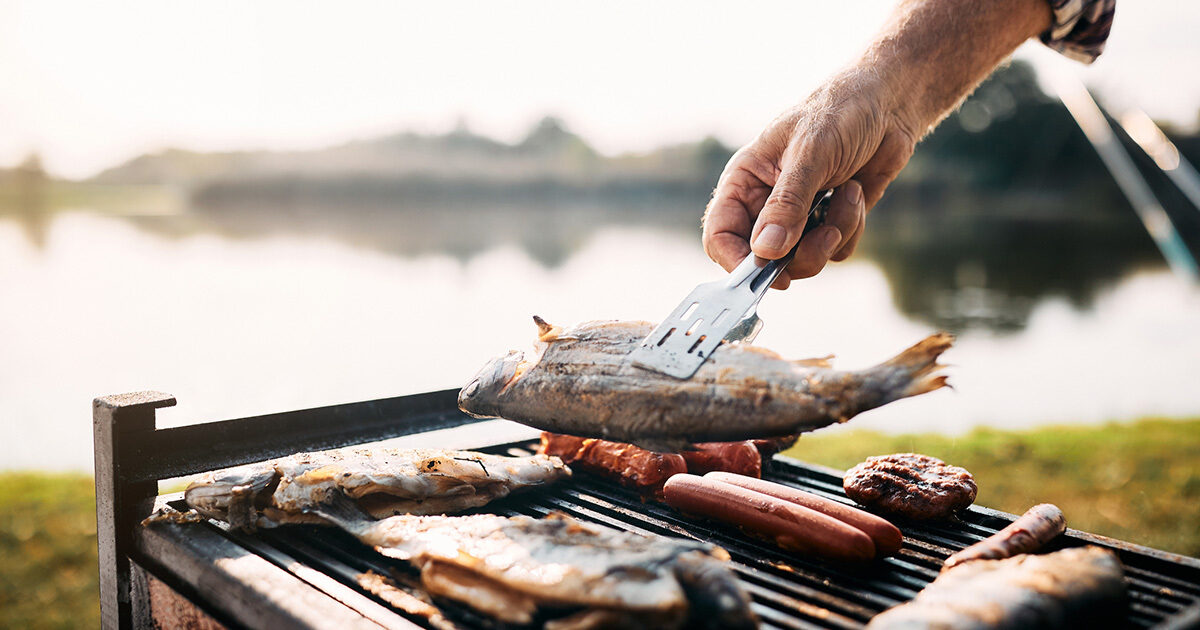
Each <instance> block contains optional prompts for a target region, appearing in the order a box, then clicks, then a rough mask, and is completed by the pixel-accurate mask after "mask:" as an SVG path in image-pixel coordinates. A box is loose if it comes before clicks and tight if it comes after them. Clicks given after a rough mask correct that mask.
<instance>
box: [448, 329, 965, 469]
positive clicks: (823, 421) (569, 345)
mask: <svg viewBox="0 0 1200 630" xmlns="http://www.w3.org/2000/svg"><path fill="white" fill-rule="evenodd" d="M534 319H535V321H536V322H537V323H538V328H539V331H540V334H539V336H538V341H537V343H536V344H535V348H536V352H535V353H534V354H533V355H532V356H525V355H524V354H523V353H521V352H519V351H512V352H509V353H508V354H507V355H505V356H502V357H497V358H495V359H493V360H492V361H491V362H489V363H488V364H487V365H485V366H484V367H483V369H482V370H480V371H479V373H478V374H477V375H476V376H475V377H474V378H473V379H472V380H471V382H470V383H468V384H467V386H466V387H464V388H463V389H462V391H461V392H460V393H459V397H458V405H459V408H461V409H462V410H463V411H465V412H466V413H468V414H471V415H473V416H476V417H490V416H498V417H501V418H506V419H509V420H514V421H517V422H521V423H523V424H527V425H530V426H533V427H536V428H539V429H542V430H544V431H552V432H555V433H566V434H570V435H578V436H583V437H595V438H601V439H605V440H611V441H614V442H630V443H634V444H637V445H639V446H643V447H645V448H648V449H651V450H655V451H671V450H682V449H683V448H684V447H685V446H686V445H688V444H690V443H693V442H730V441H735V440H745V439H753V438H765V437H773V436H784V435H791V434H796V433H801V432H804V431H811V430H813V429H818V428H821V427H823V426H827V425H829V424H833V423H835V422H845V421H846V420H849V419H850V418H852V417H854V416H855V415H857V414H858V413H861V412H863V411H866V410H868V409H872V408H875V407H879V406H880V405H884V404H887V403H889V402H891V401H893V400H897V399H899V398H904V397H906V396H915V395H917V394H923V393H925V392H929V391H932V390H935V389H938V388H940V387H942V386H944V385H945V384H946V377H945V376H939V375H935V374H933V372H934V371H935V370H937V369H938V368H939V367H940V366H939V365H938V364H937V363H936V360H937V357H938V355H940V354H941V353H942V352H944V351H945V350H946V349H947V348H949V347H950V344H951V343H952V341H953V337H952V336H951V335H949V334H946V333H938V334H935V335H932V336H930V337H928V338H926V339H925V340H924V341H921V342H920V343H918V344H917V345H915V346H913V347H911V348H909V349H907V350H905V351H904V352H902V353H900V355H898V356H896V357H895V358H893V359H891V360H890V361H887V362H885V363H881V364H879V365H877V366H875V367H871V368H867V369H865V370H861V371H854V372H843V371H838V370H834V369H832V368H831V367H830V365H829V363H828V362H827V361H826V360H824V359H810V360H802V361H788V360H786V359H783V358H782V357H780V356H779V355H778V354H776V353H774V352H771V351H770V350H764V349H762V348H757V347H754V346H749V345H745V344H724V345H722V346H720V347H718V348H717V349H716V350H714V351H713V353H712V356H711V357H710V358H709V360H708V361H705V363H704V365H702V366H700V370H699V371H697V372H696V374H695V375H694V376H693V377H692V378H690V379H687V380H679V379H675V378H672V377H670V376H665V375H662V374H659V373H657V372H653V371H650V370H645V369H642V368H638V367H634V366H633V365H632V363H631V362H630V360H629V353H630V352H631V351H633V349H634V348H636V347H637V346H638V345H639V344H640V343H641V342H642V340H643V339H644V338H645V337H646V335H647V334H649V333H650V331H651V330H652V329H653V328H654V325H653V324H650V323H648V322H620V321H598V322H587V323H583V324H579V325H578V326H575V327H573V328H569V329H566V330H562V329H560V328H558V327H556V326H551V325H549V324H547V323H546V322H545V321H543V320H541V319H540V318H536V317H535V318H534Z"/></svg>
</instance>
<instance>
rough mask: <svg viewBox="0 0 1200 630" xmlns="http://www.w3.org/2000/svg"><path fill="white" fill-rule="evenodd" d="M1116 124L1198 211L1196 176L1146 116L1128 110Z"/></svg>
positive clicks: (1198, 182)
mask: <svg viewBox="0 0 1200 630" xmlns="http://www.w3.org/2000/svg"><path fill="white" fill-rule="evenodd" d="M1117 123H1119V124H1120V125H1121V128H1122V129H1124V130H1125V133H1127V134H1129V137H1130V138H1132V139H1133V141H1134V142H1136V143H1137V145H1138V146H1139V147H1141V148H1142V150H1143V151H1145V152H1146V155H1149V156H1150V158H1151V159H1153V160H1154V165H1155V166H1157V167H1158V168H1159V169H1160V170H1161V171H1162V172H1164V173H1166V174H1167V177H1169V178H1171V182H1173V183H1174V184H1175V186H1177V187H1178V188H1179V190H1180V191H1181V192H1183V194H1184V196H1186V197H1187V198H1188V201H1190V202H1192V205H1193V206H1195V207H1196V209H1197V210H1200V173H1197V172H1196V168H1195V167H1194V166H1192V163H1191V162H1189V161H1188V159H1187V158H1186V157H1184V155H1183V153H1181V152H1180V151H1179V148H1178V147H1176V146H1175V143H1174V142H1171V139H1170V138H1168V137H1167V134H1165V133H1163V130H1162V129H1160V128H1159V127H1158V125H1157V124H1155V122H1154V121H1153V120H1151V119H1150V117H1149V116H1147V115H1146V112H1144V111H1142V110H1140V109H1138V108H1136V107H1135V108H1132V109H1130V110H1129V111H1127V112H1125V113H1124V114H1122V115H1121V116H1120V117H1119V118H1117Z"/></svg>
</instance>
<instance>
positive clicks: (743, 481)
mask: <svg viewBox="0 0 1200 630" xmlns="http://www.w3.org/2000/svg"><path fill="white" fill-rule="evenodd" d="M704 478H705V479H715V480H717V481H721V482H724V483H729V484H733V485H735V486H740V487H742V488H746V489H747V490H753V491H755V492H761V493H763V494H769V495H771V496H773V497H775V498H778V499H783V500H784V501H788V502H791V503H795V504H797V505H802V506H804V507H806V508H809V509H810V510H816V511H818V512H820V513H822V514H825V515H826V516H831V517H833V518H836V519H837V520H839V521H841V522H843V523H846V524H847V525H850V526H853V527H855V528H857V529H860V530H862V531H863V532H864V533H866V535H868V536H870V537H871V542H872V543H874V544H875V553H876V554H877V555H878V556H879V557H883V556H890V555H892V554H894V553H896V552H898V551H900V546H901V545H902V544H903V541H904V535H903V534H901V533H900V529H899V528H898V527H896V526H895V525H892V524H891V523H889V522H887V521H886V520H884V519H882V518H880V517H878V516H875V515H874V514H871V513H869V512H864V511H863V510H860V509H858V508H855V507H851V506H849V505H845V504H843V503H838V502H837V501H834V500H832V499H826V498H825V497H821V496H817V495H815V494H813V493H811V492H805V491H803V490H800V489H798V488H792V487H789V486H785V485H783V484H778V483H773V482H770V481H765V480H763V479H755V478H753V477H746V476H744V475H735V474H731V473H727V472H711V473H708V474H707V475H704Z"/></svg>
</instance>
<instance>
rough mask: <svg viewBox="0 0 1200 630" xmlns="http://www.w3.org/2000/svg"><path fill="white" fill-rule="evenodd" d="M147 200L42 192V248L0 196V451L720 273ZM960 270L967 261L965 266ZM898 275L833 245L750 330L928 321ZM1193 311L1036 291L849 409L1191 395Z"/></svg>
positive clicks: (430, 356) (861, 421) (1004, 417)
mask: <svg viewBox="0 0 1200 630" xmlns="http://www.w3.org/2000/svg"><path fill="white" fill-rule="evenodd" d="M145 223H146V222H145V221H142V220H139V221H138V222H136V224H135V223H132V222H130V221H129V220H126V219H121V218H113V217H102V216H96V215H88V214H78V213H67V214H58V215H52V218H51V221H50V223H49V227H48V230H47V233H46V238H45V240H44V241H43V243H42V245H41V246H40V249H39V247H35V246H34V245H33V244H32V243H31V242H30V240H29V239H28V237H27V234H26V233H25V230H24V228H22V227H20V224H19V223H18V222H17V221H15V220H13V219H11V218H7V219H4V218H0V294H3V295H4V296H5V300H6V308H5V309H0V330H3V331H5V332H4V334H3V335H0V356H3V357H5V362H4V364H3V365H0V400H4V401H5V406H4V409H3V410H2V411H0V468H8V467H17V468H21V467H39V468H87V467H88V466H89V465H90V456H91V439H90V424H89V417H88V415H87V414H88V411H87V409H88V407H87V404H86V401H88V400H90V399H91V398H92V397H94V396H97V395H100V394H107V393H114V392H121V391H133V390H140V389H160V390H163V391H168V392H170V393H172V394H175V395H176V396H178V397H179V400H180V406H179V407H178V408H175V409H172V410H169V411H167V412H166V413H165V414H164V415H163V418H164V419H165V421H166V422H167V423H168V424H176V423H180V422H191V421H196V420H211V419H220V418H227V417H237V416H244V415H253V414H258V413H267V412H272V411H280V410H285V409H298V408H305V407H312V406H319V405H325V404H333V403H337V402H346V401H353V400H365V399H371V398H378V397H384V396H394V395H400V394H405V393H416V392H421V391H429V390H434V389H442V388H446V387H455V386H458V385H461V384H462V383H463V382H465V380H466V379H467V378H468V377H469V376H470V374H472V373H473V372H474V371H475V370H476V369H478V367H479V366H480V365H482V364H483V362H484V361H486V360H487V359H488V358H490V357H491V356H493V355H496V354H499V353H502V352H504V351H505V350H507V349H509V348H527V347H528V346H529V344H530V343H531V341H532V338H533V334H534V326H533V324H532V323H531V322H530V319H529V317H530V315H531V314H534V313H537V314H540V315H543V316H544V317H546V318H547V319H549V320H550V321H552V322H561V323H570V322H575V321H581V320H587V319H596V318H615V319H644V318H648V317H654V316H656V315H657V314H660V313H664V312H666V311H667V310H669V309H670V308H671V307H672V306H674V303H675V302H676V301H677V300H678V299H679V296H681V295H683V294H684V293H685V292H686V291H687V290H688V289H689V288H690V287H691V286H692V285H694V284H695V283H696V282H697V281H701V280H711V279H715V278H716V277H717V276H718V275H719V270H718V269H717V268H716V267H715V266H714V265H713V264H712V263H710V262H709V261H707V260H706V259H705V258H704V257H703V254H702V252H701V249H700V246H699V242H698V240H697V238H696V235H695V234H694V233H689V230H687V229H686V228H684V227H680V226H679V225H676V224H674V223H672V224H670V226H669V227H664V228H653V227H647V226H644V225H643V226H639V227H623V228H620V227H611V226H610V227H604V228H599V229H597V230H596V231H594V232H591V233H590V236H586V237H582V236H581V237H580V238H581V239H582V240H581V242H580V243H579V245H578V246H573V247H568V248H566V251H570V252H571V253H570V254H569V255H567V257H566V259H565V260H564V261H562V262H561V263H559V264H558V265H557V266H556V267H548V266H546V265H545V264H544V263H542V262H539V261H537V260H535V259H533V258H532V257H531V256H530V255H529V254H528V253H527V252H526V251H525V250H524V249H522V248H521V247H520V246H518V245H516V244H509V245H503V244H500V241H502V240H503V239H502V238H501V237H500V236H497V237H496V238H492V239H483V241H484V242H485V243H486V244H485V245H483V246H482V248H481V249H479V250H471V251H470V254H469V256H467V257H464V258H457V259H456V258H454V257H452V256H449V255H447V254H445V253H430V254H421V255H406V256H399V255H395V254H392V253H384V252H382V251H374V250H371V249H366V248H362V247H358V246H354V245H348V244H345V243H343V242H341V241H340V240H334V239H330V238H328V237H327V236H320V237H302V236H285V235H280V234H275V235H273V236H265V235H262V236H258V237H255V238H238V239H234V238H228V237H225V236H222V235H218V234H216V233H215V232H213V231H210V230H208V229H198V230H194V231H187V230H183V229H178V224H177V223H174V222H172V221H162V220H155V221H151V222H149V223H152V224H156V225H158V226H159V227H158V228H155V229H156V230H157V229H159V228H161V226H162V225H168V224H174V225H175V226H176V228H177V231H176V232H175V233H174V236H172V237H170V238H168V237H164V236H163V235H161V234H159V233H158V232H157V231H148V230H147V229H146V228H145V227H144V224H145ZM517 233H520V231H519V230H518V231H517ZM185 234H187V236H185ZM544 236H547V237H548V236H549V234H544ZM474 246H475V244H474V243H472V247H474ZM973 273H975V272H962V273H961V274H960V275H962V276H963V277H964V278H965V280H967V281H970V282H971V283H977V282H978V280H979V278H978V277H975V278H974V279H972V277H971V275H972V274H973ZM954 282H955V283H957V282H959V281H958V280H955V281H954ZM990 282H991V279H990V278H989V279H987V280H986V283H990ZM890 285H891V280H889V279H888V276H887V275H886V274H885V271H884V269H883V267H882V266H879V265H875V264H871V263H869V262H867V261H866V259H862V260H857V261H854V262H850V263H846V264H842V265H836V266H833V267H831V268H829V269H828V270H826V272H824V273H822V274H821V275H820V276H818V277H816V278H814V279H812V280H808V281H805V282H804V283H803V285H802V286H801V287H798V288H797V290H794V291H787V292H784V293H779V294H775V295H772V296H771V297H770V299H768V300H767V301H766V302H764V304H763V306H762V309H761V314H762V316H763V319H764V320H765V321H766V323H767V325H766V328H765V330H764V331H763V334H762V335H761V336H760V338H759V343H760V344H761V345H763V346H765V347H770V348H773V349H776V350H778V351H779V352H780V353H782V354H784V355H785V356H796V357H801V356H823V355H827V354H831V353H833V354H837V355H838V361H839V363H838V364H839V365H840V366H843V367H849V368H854V367H864V366H867V365H870V364H873V363H876V362H878V361H880V360H881V359H884V358H886V357H887V356H890V355H891V354H893V353H895V352H897V351H899V350H900V349H901V348H903V347H904V346H905V345H907V344H910V343H912V342H914V341H916V340H918V339H920V338H921V337H923V336H924V335H926V334H928V333H929V332H931V331H932V330H933V328H935V327H934V326H931V325H930V324H928V323H923V322H921V321H916V320H914V318H912V317H910V316H907V315H905V314H904V313H902V312H901V311H899V310H897V309H896V308H895V307H894V305H893V297H892V296H893V294H894V292H895V289H894V287H891V286H890ZM947 286H949V284H948V285H947ZM956 286H957V285H956ZM956 290H957V289H956ZM1198 320H1200V291H1198V290H1197V289H1196V288H1195V287H1192V286H1189V285H1185V284H1182V283H1179V282H1176V281H1175V280H1174V279H1173V278H1172V277H1171V276H1169V275H1168V274H1166V273H1152V274H1149V275H1142V274H1135V275H1133V276H1131V277H1127V278H1123V279H1121V280H1118V281H1117V282H1116V283H1115V285H1114V286H1113V287H1112V288H1110V289H1097V290H1096V292H1095V295H1094V297H1093V303H1092V306H1091V308H1090V309H1088V310H1086V311H1082V310H1080V309H1078V308H1076V307H1074V306H1072V305H1070V304H1068V303H1067V302H1066V301H1065V300H1062V299H1056V298H1045V299H1040V300H1037V301H1036V303H1034V304H1033V305H1032V306H1031V307H1030V310H1029V312H1028V317H1027V320H1026V326H1025V328H1023V329H1021V330H1020V331H1016V332H1013V333H1011V334H1008V335H1001V336H998V335H995V334H994V333H993V332H990V331H989V330H988V329H983V328H977V329H972V330H969V331H968V332H967V333H965V334H963V335H962V336H961V337H960V340H959V342H958V344H956V347H955V348H954V349H952V351H951V352H950V353H949V355H948V358H947V360H948V361H949V362H950V363H952V364H953V365H954V366H955V367H954V368H953V370H952V372H951V376H952V379H953V382H954V384H955V388H956V391H955V392H949V393H947V392H943V393H935V394H931V395H929V396H922V397H920V398H917V399H912V400H906V401H902V402H900V403H896V404H893V405H888V406H887V407H885V408H883V409H880V410H877V411H874V412H871V413H868V414H864V415H863V416H862V417H861V418H856V419H855V421H854V422H853V423H851V424H850V425H847V426H851V427H859V428H864V427H865V428H875V429H880V430H885V431H896V432H899V431H942V432H949V433H955V432H959V431H963V430H967V429H969V428H970V427H972V426H976V425H979V424H991V425H995V426H1002V427H1010V428H1015V427H1020V426H1031V425H1036V424H1040V423H1046V422H1098V421H1103V420H1109V419H1121V418H1132V417H1138V416H1142V415H1147V414H1164V415H1171V416H1181V415H1188V414H1196V413H1200V399H1198V398H1197V395H1196V392H1195V388H1194V387H1193V386H1192V385H1193V384H1192V383H1191V382H1190V380H1189V379H1191V378H1192V375H1191V373H1190V368H1191V367H1192V364H1194V361H1195V357H1196V356H1200V345H1198V344H1200V338H1198V337H1197V336H1196V335H1195V334H1194V331H1193V328H1194V323H1195V321H1198ZM1146 364H1150V365H1151V366H1153V367H1152V368H1148V369H1141V370H1130V369H1128V367H1129V366H1131V365H1146Z"/></svg>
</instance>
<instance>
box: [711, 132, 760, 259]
mask: <svg viewBox="0 0 1200 630" xmlns="http://www.w3.org/2000/svg"><path fill="white" fill-rule="evenodd" d="M770 192H771V187H770V185H769V184H768V183H766V182H763V181H762V179H760V178H759V177H758V176H757V175H755V174H753V173H751V172H750V171H749V170H748V169H745V168H743V167H742V166H740V165H739V164H738V157H737V156H735V157H734V159H733V160H730V163H729V166H727V167H726V172H725V173H722V175H721V179H720V181H719V182H718V183H717V188H716V190H714V191H713V198H712V200H711V201H709V203H708V208H707V209H706V210H705V212H704V236H703V242H704V252H705V253H706V254H708V257H709V258H711V259H713V261H715V262H716V263H717V264H719V265H721V266H722V267H723V268H724V269H725V270H726V271H732V270H733V268H734V267H736V266H738V263H740V262H742V260H743V259H744V258H746V256H748V255H749V254H750V230H751V229H753V227H754V219H755V217H757V216H758V213H759V211H761V210H762V207H763V204H765V203H766V200H767V195H769V194H770Z"/></svg>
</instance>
